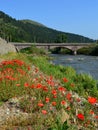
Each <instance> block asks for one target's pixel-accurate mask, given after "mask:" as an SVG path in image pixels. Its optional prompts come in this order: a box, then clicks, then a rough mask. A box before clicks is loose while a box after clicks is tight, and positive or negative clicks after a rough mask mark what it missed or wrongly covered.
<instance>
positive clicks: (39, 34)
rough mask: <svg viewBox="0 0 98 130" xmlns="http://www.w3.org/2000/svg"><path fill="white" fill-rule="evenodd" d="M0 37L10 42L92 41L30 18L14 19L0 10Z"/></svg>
mask: <svg viewBox="0 0 98 130" xmlns="http://www.w3.org/2000/svg"><path fill="white" fill-rule="evenodd" d="M62 36H63V37H62ZM0 37H2V38H3V39H6V40H7V41H11V42H38V43H45V42H46V43H54V42H59V41H60V42H63V41H64V42H65V41H66V42H69V43H70V42H72V43H76V42H77V43H81V42H83V43H84V42H85V43H87V42H89V43H91V42H94V40H93V39H90V38H87V37H84V36H81V35H77V34H73V33H65V32H61V31H57V30H54V29H51V28H48V27H46V26H45V25H43V24H41V23H38V22H35V21H32V20H28V19H26V20H16V19H14V18H12V17H10V16H9V15H7V14H5V13H4V12H2V11H0ZM62 39H65V40H62Z"/></svg>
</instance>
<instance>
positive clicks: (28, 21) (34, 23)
mask: <svg viewBox="0 0 98 130" xmlns="http://www.w3.org/2000/svg"><path fill="white" fill-rule="evenodd" d="M20 21H21V22H23V23H30V24H33V25H37V26H42V27H46V26H45V25H43V24H41V23H38V22H36V21H33V20H29V19H24V20H20Z"/></svg>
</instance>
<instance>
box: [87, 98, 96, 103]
mask: <svg viewBox="0 0 98 130" xmlns="http://www.w3.org/2000/svg"><path fill="white" fill-rule="evenodd" d="M88 102H89V103H90V104H94V103H96V102H97V99H96V98H94V97H88Z"/></svg>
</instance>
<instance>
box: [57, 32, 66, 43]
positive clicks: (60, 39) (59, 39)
mask: <svg viewBox="0 0 98 130" xmlns="http://www.w3.org/2000/svg"><path fill="white" fill-rule="evenodd" d="M66 41H67V36H66V34H59V35H58V36H57V39H56V43H66Z"/></svg>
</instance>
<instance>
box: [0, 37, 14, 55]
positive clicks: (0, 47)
mask: <svg viewBox="0 0 98 130" xmlns="http://www.w3.org/2000/svg"><path fill="white" fill-rule="evenodd" d="M9 52H16V48H15V46H14V45H12V44H9V43H7V42H6V41H5V40H3V39H2V38H0V54H1V55H3V54H7V53H9Z"/></svg>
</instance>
